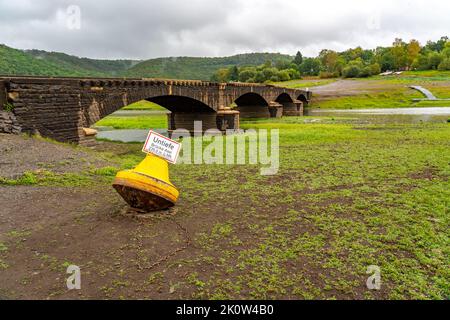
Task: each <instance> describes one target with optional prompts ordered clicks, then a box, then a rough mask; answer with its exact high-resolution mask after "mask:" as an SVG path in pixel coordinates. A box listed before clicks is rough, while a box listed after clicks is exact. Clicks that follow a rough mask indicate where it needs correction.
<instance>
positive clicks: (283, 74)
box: [278, 70, 291, 81]
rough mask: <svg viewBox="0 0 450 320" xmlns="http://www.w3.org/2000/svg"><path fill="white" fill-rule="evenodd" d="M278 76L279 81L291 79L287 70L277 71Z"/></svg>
mask: <svg viewBox="0 0 450 320" xmlns="http://www.w3.org/2000/svg"><path fill="white" fill-rule="evenodd" d="M278 77H279V78H280V81H289V80H291V76H290V75H289V72H288V71H287V70H283V71H280V72H279V73H278Z"/></svg>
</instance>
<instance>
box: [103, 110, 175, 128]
mask: <svg viewBox="0 0 450 320" xmlns="http://www.w3.org/2000/svg"><path fill="white" fill-rule="evenodd" d="M95 125H96V126H101V127H112V128H114V129H164V128H167V127H168V124H167V116H166V115H165V114H154V115H145V116H127V117H120V116H114V115H111V116H108V117H106V118H103V119H102V120H100V121H99V122H97V123H96V124H95Z"/></svg>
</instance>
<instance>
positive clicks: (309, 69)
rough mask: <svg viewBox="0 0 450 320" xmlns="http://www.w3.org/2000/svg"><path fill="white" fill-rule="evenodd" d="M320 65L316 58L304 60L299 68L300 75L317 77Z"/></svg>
mask: <svg viewBox="0 0 450 320" xmlns="http://www.w3.org/2000/svg"><path fill="white" fill-rule="evenodd" d="M321 67H322V64H321V62H320V59H318V58H305V59H304V60H303V63H302V64H301V65H300V67H299V71H300V73H301V74H302V75H308V76H317V75H319V72H320V69H321Z"/></svg>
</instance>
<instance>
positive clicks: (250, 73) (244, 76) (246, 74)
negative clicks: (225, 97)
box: [239, 68, 256, 82]
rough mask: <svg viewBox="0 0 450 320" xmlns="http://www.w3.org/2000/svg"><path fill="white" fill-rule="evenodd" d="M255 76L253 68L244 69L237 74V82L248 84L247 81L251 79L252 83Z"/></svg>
mask: <svg viewBox="0 0 450 320" xmlns="http://www.w3.org/2000/svg"><path fill="white" fill-rule="evenodd" d="M255 76H256V70H255V69H254V68H246V69H244V70H243V71H241V72H240V73H239V81H241V82H248V80H249V79H253V81H252V82H254V81H255V80H254V79H255Z"/></svg>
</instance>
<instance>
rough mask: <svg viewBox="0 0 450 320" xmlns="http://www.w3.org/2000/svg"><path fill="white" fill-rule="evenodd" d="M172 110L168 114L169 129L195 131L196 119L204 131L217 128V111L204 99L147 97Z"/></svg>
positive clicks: (174, 96)
mask: <svg viewBox="0 0 450 320" xmlns="http://www.w3.org/2000/svg"><path fill="white" fill-rule="evenodd" d="M146 100H147V101H150V102H153V103H156V104H158V105H160V106H161V107H163V108H166V109H167V110H169V111H170V114H168V129H169V130H176V129H186V130H188V131H190V132H194V131H195V130H194V129H196V128H195V127H194V123H195V121H201V123H202V128H201V130H202V131H206V130H208V129H216V128H217V112H216V111H215V110H214V109H213V108H211V107H210V106H208V105H206V104H205V103H203V102H202V101H199V100H196V99H193V98H190V97H185V96H176V95H165V96H157V97H152V98H147V99H146Z"/></svg>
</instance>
